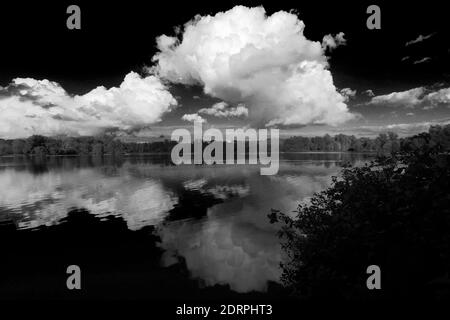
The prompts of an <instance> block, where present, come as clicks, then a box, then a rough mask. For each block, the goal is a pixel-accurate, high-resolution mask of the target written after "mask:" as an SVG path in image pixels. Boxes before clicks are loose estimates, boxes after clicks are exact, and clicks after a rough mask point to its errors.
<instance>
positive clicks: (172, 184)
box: [0, 154, 360, 292]
mask: <svg viewBox="0 0 450 320" xmlns="http://www.w3.org/2000/svg"><path fill="white" fill-rule="evenodd" d="M283 158H284V160H285V161H282V162H281V163H280V170H279V173H278V175H276V176H261V175H260V174H259V167H258V166H245V165H241V166H238V165H236V166H226V165H223V166H179V167H177V166H172V165H170V162H169V161H167V158H164V157H149V156H147V157H142V156H141V157H126V158H123V159H119V160H117V159H116V160H114V159H89V158H85V159H82V158H53V159H50V161H44V162H43V163H42V162H40V163H39V164H34V163H32V162H30V161H28V160H26V159H5V158H3V159H1V160H0V185H1V186H2V192H1V193H0V222H2V221H3V223H4V222H6V221H8V222H9V223H13V224H14V225H15V226H16V228H18V229H36V228H38V227H40V226H50V227H51V226H57V225H59V224H61V223H63V222H64V221H66V220H65V219H66V218H67V213H68V212H69V211H71V210H72V212H73V210H74V209H85V210H88V211H89V213H90V214H92V215H94V216H97V217H99V218H105V221H107V219H106V217H110V216H116V217H120V219H123V221H125V222H126V225H127V228H128V229H129V230H140V229H142V228H143V227H145V226H152V227H154V228H152V230H154V231H153V232H154V234H155V235H156V236H157V237H158V238H159V241H158V242H159V244H158V246H159V247H160V248H161V249H162V250H163V254H162V256H161V258H160V260H161V261H160V263H161V266H162V268H167V267H170V266H174V265H177V264H181V263H183V264H185V265H186V267H187V269H188V271H189V273H190V276H191V277H192V278H193V279H198V280H199V284H200V285H204V286H206V287H208V286H214V285H227V286H229V287H230V288H231V289H232V290H234V291H237V292H250V291H265V290H266V289H267V286H268V283H270V282H278V279H279V276H280V269H279V262H280V261H281V259H282V257H281V250H280V247H279V241H278V238H277V236H276V227H275V226H273V225H271V224H269V222H268V219H267V214H268V213H269V211H270V209H271V208H277V209H280V210H283V211H284V212H292V211H293V210H294V209H295V208H296V207H297V205H298V202H299V201H300V200H302V199H303V200H304V199H308V197H310V196H311V195H312V194H313V193H314V192H317V191H319V190H322V189H324V188H325V187H326V186H327V185H328V184H329V183H330V181H331V176H332V175H335V174H337V172H338V171H339V169H340V166H339V164H340V163H342V162H343V161H353V162H354V161H356V160H357V159H360V157H358V156H354V155H352V156H349V155H342V154H328V155H324V154H321V155H310V154H289V155H283ZM105 223H106V222H105ZM38 232H39V231H38ZM80 232H82V230H80ZM98 232H99V237H101V232H102V231H101V229H100V228H98ZM55 241H58V239H55ZM141 254H143V255H145V254H146V253H145V252H142V253H141Z"/></svg>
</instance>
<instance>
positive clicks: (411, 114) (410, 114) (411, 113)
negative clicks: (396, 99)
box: [406, 112, 414, 117]
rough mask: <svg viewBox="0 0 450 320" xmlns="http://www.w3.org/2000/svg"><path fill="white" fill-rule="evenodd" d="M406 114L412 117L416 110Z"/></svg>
mask: <svg viewBox="0 0 450 320" xmlns="http://www.w3.org/2000/svg"><path fill="white" fill-rule="evenodd" d="M406 115H407V116H408V117H412V116H413V115H414V112H408V113H407V114H406Z"/></svg>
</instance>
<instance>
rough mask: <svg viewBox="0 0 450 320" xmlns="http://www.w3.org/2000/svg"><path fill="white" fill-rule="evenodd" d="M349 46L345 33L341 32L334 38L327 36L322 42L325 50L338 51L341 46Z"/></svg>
mask: <svg viewBox="0 0 450 320" xmlns="http://www.w3.org/2000/svg"><path fill="white" fill-rule="evenodd" d="M345 44H347V40H345V39H344V33H343V32H339V33H338V34H337V35H335V36H334V37H333V36H332V35H331V34H327V35H326V36H324V37H323V40H322V48H323V49H324V50H327V49H328V50H333V49H336V48H337V47H339V46H343V45H345Z"/></svg>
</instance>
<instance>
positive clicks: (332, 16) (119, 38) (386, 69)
mask: <svg viewBox="0 0 450 320" xmlns="http://www.w3.org/2000/svg"><path fill="white" fill-rule="evenodd" d="M92 2H93V1H79V0H78V1H58V2H50V1H30V2H29V3H27V2H23V1H20V2H19V1H15V2H12V1H10V2H8V3H2V4H1V6H0V30H1V46H0V86H6V85H8V83H9V82H10V81H11V79H13V78H16V77H32V78H35V79H44V78H45V79H50V80H52V81H56V82H58V83H60V84H61V85H62V86H63V87H64V88H65V89H66V90H67V91H68V92H69V93H71V94H83V93H86V92H88V91H90V90H91V89H93V88H95V87H96V86H99V85H104V86H106V87H111V86H117V85H119V84H120V83H121V81H122V80H123V77H124V75H125V74H127V73H128V72H129V71H131V70H134V71H138V72H139V71H141V70H142V68H143V67H144V66H145V65H149V64H150V63H151V57H152V56H153V55H154V54H155V52H156V48H155V38H156V37H157V36H159V35H161V34H170V35H172V34H173V30H174V27H175V26H178V25H182V24H183V23H185V22H187V21H188V20H190V19H191V18H192V17H194V16H195V15H196V14H201V15H205V14H215V13H216V12H218V11H226V10H228V9H230V8H232V7H233V6H234V5H236V4H243V5H247V6H257V5H263V6H264V8H265V9H266V11H267V13H268V14H272V13H273V12H276V11H278V10H287V11H289V10H290V9H293V10H295V11H296V12H298V14H299V17H300V19H301V20H303V22H304V23H305V25H306V29H305V35H306V37H307V38H308V39H310V40H315V41H321V39H322V37H323V36H324V35H325V34H329V33H332V34H335V33H338V32H341V31H342V32H344V33H345V37H346V39H347V45H346V46H343V47H339V48H337V49H336V50H335V51H334V52H332V54H331V55H330V56H331V59H330V70H331V72H332V74H333V79H334V82H335V85H336V87H337V88H344V87H350V88H352V89H356V90H357V92H363V91H364V90H367V89H372V90H373V91H374V93H375V94H376V95H380V94H387V93H389V92H393V91H403V90H408V89H412V88H415V87H420V86H431V85H433V84H436V83H441V87H448V84H449V82H450V62H449V61H450V59H449V57H450V52H449V50H450V44H449V41H448V39H450V34H449V33H450V30H449V27H448V26H449V22H448V10H447V9H446V7H445V4H444V2H433V1H426V2H421V3H420V4H413V3H412V2H410V1H396V4H395V5H394V4H393V3H392V1H391V2H380V1H377V2H373V1H359V2H358V3H351V2H342V1H339V2H338V1H329V2H328V3H326V2H324V1H274V2H273V3H271V2H256V1H226V2H223V1H184V2H180V3H178V2H173V1H159V2H158V6H154V5H153V4H152V2H150V1H145V2H144V1H131V0H128V1H121V2H117V3H116V2H114V3H113V2H112V1H104V2H100V1H96V3H95V4H93V3H92ZM70 4H77V5H79V6H80V7H81V12H82V29H81V30H72V31H71V30H68V29H67V28H66V19H67V14H66V8H67V6H68V5H70ZM370 4H377V5H379V6H380V8H381V24H382V29H381V30H368V29H367V28H366V19H367V17H368V14H366V8H367V6H368V5H370ZM432 33H435V34H434V35H433V36H432V37H431V38H430V39H427V40H426V41H423V42H422V43H418V44H416V45H411V46H407V47H406V46H405V43H406V42H407V41H411V40H414V39H416V38H417V37H418V35H419V34H421V35H428V34H432ZM405 56H408V57H410V58H409V60H407V61H406V62H405V61H403V62H402V61H401V59H402V58H403V57H405ZM424 57H430V60H429V61H428V62H426V63H421V64H413V61H417V60H420V59H422V58H424ZM189 90H191V89H189ZM192 90H194V91H195V90H196V89H195V88H194V89H192ZM360 99H361V98H359V97H358V96H357V97H356V98H355V99H354V101H352V102H351V103H350V105H351V104H352V103H353V104H358V102H359V100H360ZM187 105H189V102H188V103H187ZM447 110H448V108H447ZM0 116H1V115H0ZM439 116H441V117H442V116H443V115H442V114H441V113H440V114H439Z"/></svg>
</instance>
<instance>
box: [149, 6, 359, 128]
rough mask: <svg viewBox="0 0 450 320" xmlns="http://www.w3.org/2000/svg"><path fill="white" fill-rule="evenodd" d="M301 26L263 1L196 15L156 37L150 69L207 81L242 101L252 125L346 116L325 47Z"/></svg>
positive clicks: (209, 90) (176, 78)
mask: <svg viewBox="0 0 450 320" xmlns="http://www.w3.org/2000/svg"><path fill="white" fill-rule="evenodd" d="M304 27H305V25H304V23H303V22H302V21H301V20H299V18H298V16H297V15H296V14H294V13H289V12H285V11H279V12H276V13H274V14H272V15H270V16H267V15H266V12H265V10H264V8H262V7H256V8H247V7H243V6H237V7H234V8H233V9H231V10H229V11H226V12H220V13H217V14H216V15H214V16H197V17H195V18H194V19H193V20H191V21H189V22H188V23H186V24H185V26H184V28H183V29H182V30H181V31H180V34H179V35H178V36H175V37H170V36H167V35H162V36H160V37H158V38H157V47H158V49H159V52H158V53H157V54H156V55H155V56H154V58H153V60H154V62H155V63H156V65H155V66H154V67H153V68H152V69H153V71H155V72H156V73H157V74H158V75H160V76H161V77H163V78H165V79H168V80H170V81H172V82H175V83H182V84H199V85H202V86H203V88H204V92H205V93H206V94H208V95H211V96H213V97H216V98H219V99H222V100H224V101H225V102H228V103H232V104H238V103H244V104H245V106H246V107H247V108H248V109H249V119H250V121H251V122H252V124H253V125H259V126H262V125H277V124H281V125H302V124H308V123H325V124H331V125H335V124H339V123H342V122H344V121H346V120H349V119H351V118H352V117H353V116H352V114H351V113H349V111H348V109H347V106H346V104H345V99H344V97H343V96H342V95H341V94H339V92H337V90H336V87H335V86H334V84H333V77H332V75H331V73H330V71H329V70H327V67H328V63H327V57H326V56H325V53H324V50H325V48H323V47H322V45H321V43H320V42H318V41H311V40H308V39H307V38H306V37H305V36H304V35H303V30H304ZM342 38H343V34H342Z"/></svg>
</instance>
